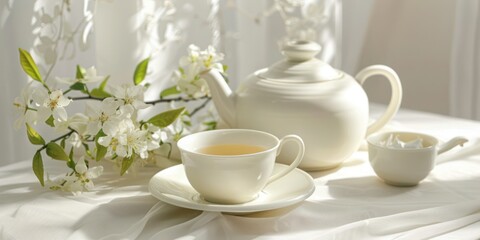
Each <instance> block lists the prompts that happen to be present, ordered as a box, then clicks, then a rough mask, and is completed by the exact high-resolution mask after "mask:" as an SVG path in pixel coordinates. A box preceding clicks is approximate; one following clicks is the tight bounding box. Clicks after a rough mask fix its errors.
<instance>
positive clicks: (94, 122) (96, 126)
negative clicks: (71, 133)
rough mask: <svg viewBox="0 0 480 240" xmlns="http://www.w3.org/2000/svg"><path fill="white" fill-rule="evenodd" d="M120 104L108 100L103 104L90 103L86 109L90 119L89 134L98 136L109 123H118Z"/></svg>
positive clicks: (113, 100)
mask: <svg viewBox="0 0 480 240" xmlns="http://www.w3.org/2000/svg"><path fill="white" fill-rule="evenodd" d="M120 104H121V103H120V102H119V101H116V100H115V99H113V98H106V99H104V100H103V101H102V102H100V103H99V102H89V103H87V105H86V108H85V114H86V116H87V117H88V125H87V134H90V135H96V134H97V133H98V131H100V129H101V128H102V126H103V125H104V124H105V123H106V122H108V121H117V120H118V119H117V116H116V115H117V109H118V107H119V106H120Z"/></svg>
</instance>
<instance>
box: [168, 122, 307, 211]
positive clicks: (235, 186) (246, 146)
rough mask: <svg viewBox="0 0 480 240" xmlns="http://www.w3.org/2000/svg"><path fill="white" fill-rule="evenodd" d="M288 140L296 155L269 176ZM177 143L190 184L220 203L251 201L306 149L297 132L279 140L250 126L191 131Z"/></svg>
mask: <svg viewBox="0 0 480 240" xmlns="http://www.w3.org/2000/svg"><path fill="white" fill-rule="evenodd" d="M287 142H293V143H295V144H296V145H297V151H298V152H297V154H296V157H295V159H294V160H293V162H292V164H290V165H289V167H288V168H285V169H284V170H283V171H281V172H279V173H276V174H273V175H272V173H273V170H274V166H275V159H276V157H277V156H278V154H279V153H280V151H281V149H282V147H283V145H284V144H285V143H287ZM177 146H178V148H179V150H180V155H181V159H182V163H183V165H184V167H185V173H186V176H187V179H188V181H189V182H190V184H191V185H192V187H193V188H194V189H195V190H196V191H197V192H199V193H200V196H201V197H202V198H203V199H204V200H206V201H208V202H212V203H220V204H239V203H245V202H249V201H252V200H253V199H255V198H256V197H257V196H258V194H259V193H260V191H261V190H262V189H263V188H265V186H266V185H267V184H269V183H271V182H273V181H275V180H277V179H279V178H281V177H283V176H285V175H287V174H288V173H289V172H291V171H292V170H294V169H295V168H296V167H297V166H298V164H300V162H301V161H302V158H303V154H304V152H305V146H304V143H303V141H302V139H301V138H300V137H298V136H296V135H287V136H285V137H283V138H282V139H278V138H277V137H275V136H274V135H272V134H270V133H266V132H261V131H256V130H249V129H222V130H212V131H205V132H199V133H194V134H192V135H189V136H186V137H183V138H182V139H180V141H178V143H177Z"/></svg>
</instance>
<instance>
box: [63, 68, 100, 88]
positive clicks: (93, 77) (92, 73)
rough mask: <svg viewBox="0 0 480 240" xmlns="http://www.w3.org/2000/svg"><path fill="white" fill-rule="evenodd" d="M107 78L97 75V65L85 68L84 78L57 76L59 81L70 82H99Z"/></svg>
mask: <svg viewBox="0 0 480 240" xmlns="http://www.w3.org/2000/svg"><path fill="white" fill-rule="evenodd" d="M104 79H105V76H98V75H97V69H95V67H93V66H92V67H89V68H87V69H85V74H83V78H80V79H78V78H60V77H56V80H57V81H58V82H63V83H68V84H74V83H77V82H80V83H94V82H99V81H102V80H104Z"/></svg>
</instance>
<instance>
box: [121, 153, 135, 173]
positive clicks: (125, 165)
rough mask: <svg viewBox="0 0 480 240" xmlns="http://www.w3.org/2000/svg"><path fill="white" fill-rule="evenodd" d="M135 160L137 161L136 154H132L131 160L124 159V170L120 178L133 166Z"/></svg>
mask: <svg viewBox="0 0 480 240" xmlns="http://www.w3.org/2000/svg"><path fill="white" fill-rule="evenodd" d="M133 159H135V153H132V156H130V157H129V158H123V160H122V169H121V170H120V176H123V174H125V173H126V172H127V170H128V169H129V168H130V166H132V163H133Z"/></svg>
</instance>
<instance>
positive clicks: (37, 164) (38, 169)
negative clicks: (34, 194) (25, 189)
mask: <svg viewBox="0 0 480 240" xmlns="http://www.w3.org/2000/svg"><path fill="white" fill-rule="evenodd" d="M32 169H33V172H34V173H35V176H37V178H38V181H40V184H42V186H45V183H44V180H43V174H44V172H43V160H42V154H41V153H40V151H37V152H36V153H35V155H34V156H33V162H32Z"/></svg>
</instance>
